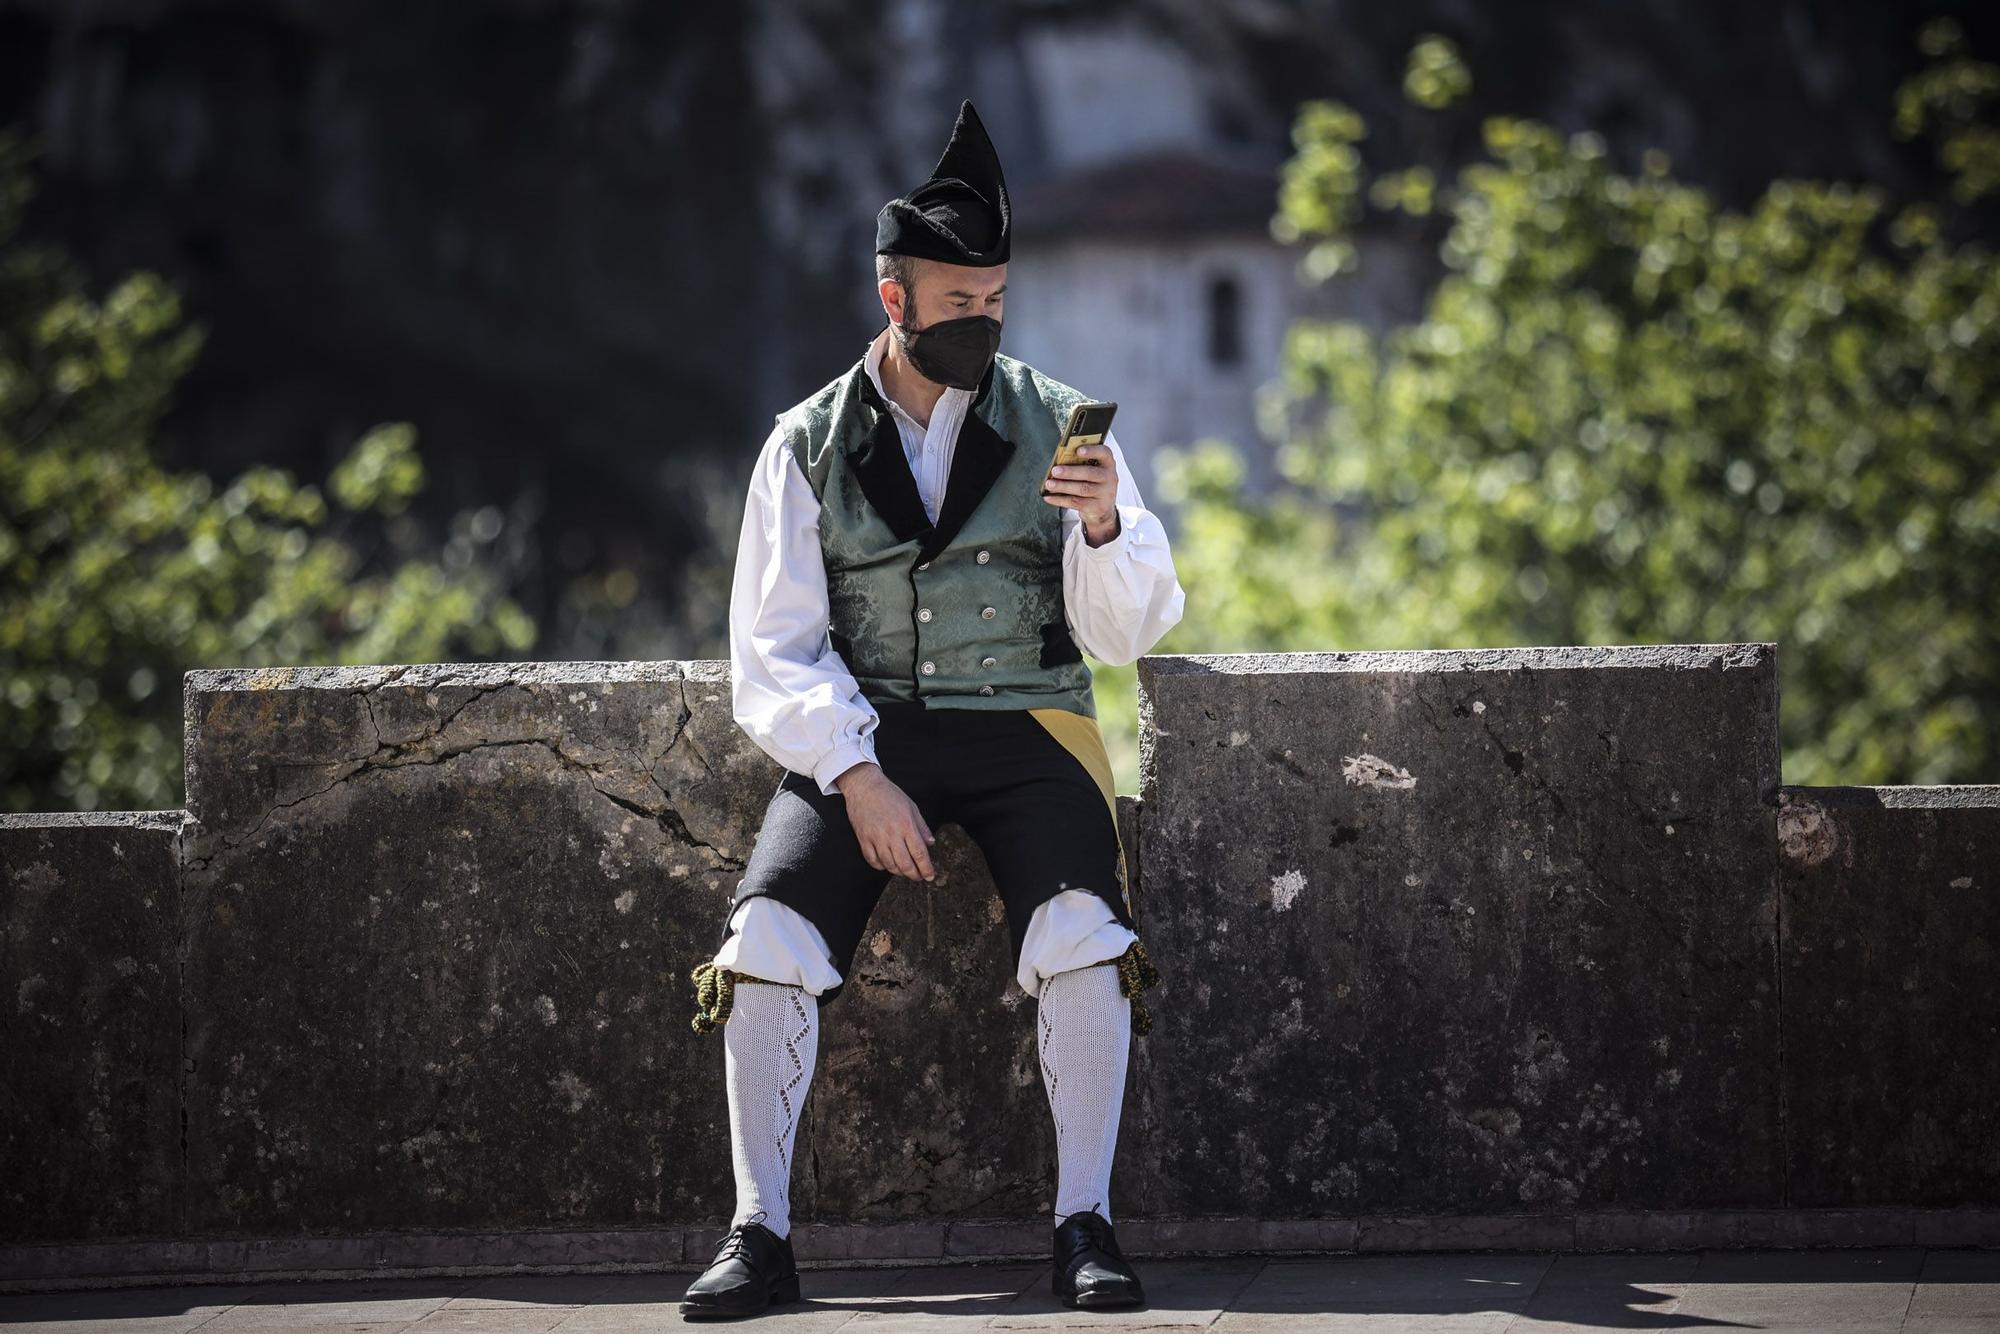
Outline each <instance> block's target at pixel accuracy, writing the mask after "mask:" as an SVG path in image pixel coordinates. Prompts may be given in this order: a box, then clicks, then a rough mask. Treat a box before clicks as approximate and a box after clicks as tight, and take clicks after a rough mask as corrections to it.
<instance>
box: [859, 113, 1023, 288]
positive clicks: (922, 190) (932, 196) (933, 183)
mask: <svg viewBox="0 0 2000 1334" xmlns="http://www.w3.org/2000/svg"><path fill="white" fill-rule="evenodd" d="M1008 230H1009V229H1008V207H1007V182H1006V180H1005V179H1003V178H1002V177H1001V175H1000V155H999V154H997V153H995V152H994V151H993V141H992V140H991V139H988V138H987V137H986V127H985V126H984V125H981V124H980V123H979V113H978V112H976V111H974V110H973V109H972V103H970V102H964V103H961V104H960V106H959V108H958V123H957V124H955V125H953V126H952V127H951V142H949V143H947V144H946V145H945V147H944V156H943V157H941V158H939V159H938V163H937V165H936V166H935V167H932V168H931V174H930V179H929V180H927V181H925V182H924V183H923V184H922V185H919V186H918V187H917V188H916V189H914V190H912V191H910V192H909V193H908V194H906V195H904V196H903V197H902V198H901V199H892V200H890V201H889V202H888V203H886V204H884V205H883V206H882V211H881V212H880V213H878V214H876V215H875V253H876V254H878V255H915V256H918V257H919V258H921V259H937V260H943V261H944V262H945V263H947V264H965V265H969V266H971V267H974V268H992V267H993V266H995V265H997V264H1005V263H1006V262H1007V239H1008Z"/></svg>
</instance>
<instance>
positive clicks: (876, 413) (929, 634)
mask: <svg viewBox="0 0 2000 1334" xmlns="http://www.w3.org/2000/svg"><path fill="white" fill-rule="evenodd" d="M1083 401H1085V400H1084V395H1082V394H1080V393H1078V392H1077V391H1076V390H1074V389H1072V388H1070V387H1069V386H1068V385H1065V384H1061V383H1059V382H1057V381H1055V380H1051V379H1049V378H1048V377H1047V376H1045V375H1043V374H1042V373H1041V372H1040V371H1037V370H1035V369H1034V368H1033V367H1031V366H1029V365H1028V364H1027V363H1025V362H1022V361H1018V360H1016V359H1015V358H1013V357H1009V356H1004V355H1001V356H996V357H995V358H994V360H993V364H992V366H990V367H989V368H988V369H987V372H986V377H985V378H984V379H983V380H981V381H980V385H979V389H978V391H977V395H976V397H975V398H974V400H973V403H972V406H971V408H970V409H969V410H968V411H967V412H966V414H965V422H964V425H962V426H961V427H960V428H959V433H958V443H957V445H956V446H955V447H954V450H953V453H952V461H951V478H950V480H949V482H948V483H947V484H946V487H945V494H944V501H943V503H942V505H940V507H939V510H938V521H937V523H936V524H935V525H933V524H932V523H931V522H930V517H929V515H928V514H927V513H926V512H925V510H924V504H923V499H922V497H921V496H919V495H918V494H917V483H916V478H915V477H913V476H912V475H911V473H910V465H909V460H908V459H907V458H906V457H905V456H904V454H903V443H902V438H901V436H900V435H899V434H898V433H897V430H896V422H895V419H894V418H893V417H892V416H891V415H890V413H889V405H888V404H887V402H885V401H884V400H883V398H882V396H881V394H880V393H879V392H878V391H877V390H876V388H875V385H874V382H873V381H871V380H870V379H869V378H868V371H867V369H866V360H865V358H864V359H863V360H861V361H857V362H855V363H854V366H853V367H852V368H851V369H850V370H849V371H848V372H847V373H846V374H844V375H842V376H841V377H840V378H839V379H837V380H834V381H833V382H832V383H831V384H828V385H827V386H826V387H825V388H823V389H821V390H819V391H818V392H817V393H815V394H813V395H812V396H811V397H809V398H807V399H806V400H805V401H804V402H802V403H800V404H799V405H798V406H796V407H794V408H792V409H790V410H789V411H787V412H784V413H782V414H780V415H779V417H778V419H777V421H778V426H779V427H780V428H782V429H783V430H784V432H785V439H786V441H787V445H788V447H789V448H790V449H791V451H792V455H793V457H794V458H796V459H797V460H798V463H799V467H800V469H801V470H802V471H803V472H804V473H805V475H806V477H807V478H808V479H810V481H811V483H812V489H813V492H814V494H815V495H817V496H818V497H819V501H820V516H819V534H820V551H821V554H822V555H823V556H824V557H825V563H826V586H827V623H828V624H827V634H828V640H829V642H830V644H831V646H832V648H833V649H834V651H835V652H837V653H838V654H840V656H841V659H842V661H843V662H845V663H846V664H847V669H848V671H849V672H851V673H852V674H853V676H854V679H855V681H856V683H857V684H858V685H859V686H860V687H861V691H862V693H863V694H864V695H866V696H867V697H869V698H870V699H891V700H902V701H912V700H921V701H922V702H923V703H924V705H925V706H926V707H927V708H949V709H1031V708H1057V709H1066V710H1068V711H1069V712H1071V713H1080V714H1083V715H1084V716H1086V717H1089V718H1095V717H1096V716H1097V706H1096V702H1095V701H1094V700H1093V698H1092V696H1091V690H1090V668H1089V667H1087V666H1086V665H1085V664H1084V661H1083V653H1082V651H1081V650H1080V649H1078V647H1077V645H1076V641H1075V640H1074V639H1073V638H1072V637H1071V635H1070V631H1069V625H1068V623H1067V621H1066V620H1065V618H1064V614H1063V565H1062V547H1063V514H1064V512H1065V511H1064V510H1063V508H1061V507H1059V506H1056V505H1052V504H1050V503H1049V502H1048V501H1046V500H1043V499H1042V479H1043V476H1044V475H1045V474H1046V473H1047V471H1048V467H1049V463H1050V461H1051V460H1052V459H1053V458H1054V457H1055V451H1056V442H1057V439H1058V437H1059V436H1060V435H1061V434H1062V427H1063V423H1064V422H1065V421H1066V420H1067V419H1068V417H1069V410H1070V406H1071V405H1072V404H1074V403H1079V402H1083Z"/></svg>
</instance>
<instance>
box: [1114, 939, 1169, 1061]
mask: <svg viewBox="0 0 2000 1334" xmlns="http://www.w3.org/2000/svg"><path fill="white" fill-rule="evenodd" d="M1111 962H1113V963H1114V964H1116V965H1118V990H1119V992H1120V993H1121V994H1122V995H1124V996H1125V997H1126V998H1127V999H1128V1000H1130V1001H1131V1002H1132V1031H1133V1032H1134V1033H1137V1034H1139V1035H1140V1036H1141V1037H1144V1036H1145V1035H1146V1034H1148V1033H1150V1032H1152V1031H1153V1015H1152V1012H1151V1011H1150V1010H1148V1009H1147V1008H1146V1003H1145V1002H1144V1001H1142V1000H1140V999H1139V993H1140V992H1142V991H1144V990H1145V989H1146V988H1148V987H1150V986H1152V985H1153V984H1154V983H1156V982H1158V981H1159V980H1160V970H1159V969H1157V968H1155V967H1154V966H1153V961H1152V960H1151V959H1150V958H1148V957H1147V956H1146V947H1145V946H1144V945H1142V944H1140V943H1139V941H1137V940H1136V939H1135V940H1134V941H1133V942H1132V943H1131V944H1130V945H1128V946H1127V947H1126V949H1125V952H1124V953H1123V954H1121V955H1119V956H1118V957H1117V958H1115V959H1113V960H1112V961H1111Z"/></svg>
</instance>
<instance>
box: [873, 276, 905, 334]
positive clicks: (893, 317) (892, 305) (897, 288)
mask: <svg viewBox="0 0 2000 1334" xmlns="http://www.w3.org/2000/svg"><path fill="white" fill-rule="evenodd" d="M875 290H876V292H877V293H878V294H879V295H880V296H881V298H882V313H883V314H885V315H887V316H888V317H889V322H890V323H891V324H903V323H906V322H907V321H908V318H909V312H908V311H906V310H904V309H903V285H902V284H901V283H899V282H897V281H896V280H895V279H894V278H884V279H882V280H881V281H880V282H878V283H876V284H875Z"/></svg>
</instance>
